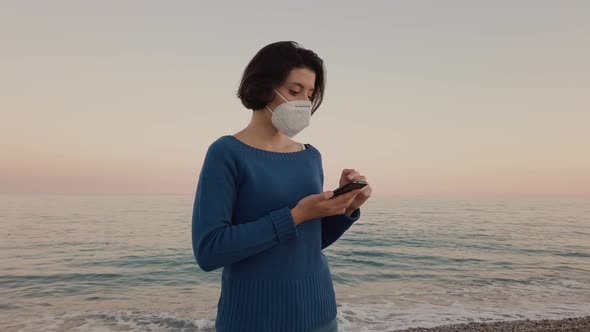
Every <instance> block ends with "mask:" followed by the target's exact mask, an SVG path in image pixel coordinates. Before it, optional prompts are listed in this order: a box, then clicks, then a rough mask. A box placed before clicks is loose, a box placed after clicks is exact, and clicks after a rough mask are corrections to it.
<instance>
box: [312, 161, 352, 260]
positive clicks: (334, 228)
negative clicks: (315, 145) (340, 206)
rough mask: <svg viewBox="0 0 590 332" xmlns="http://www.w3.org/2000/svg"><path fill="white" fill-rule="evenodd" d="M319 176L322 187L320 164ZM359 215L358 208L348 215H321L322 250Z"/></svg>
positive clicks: (321, 167)
mask: <svg viewBox="0 0 590 332" xmlns="http://www.w3.org/2000/svg"><path fill="white" fill-rule="evenodd" d="M320 178H321V181H322V188H323V186H324V169H323V165H322V164H320ZM360 216H361V209H360V208H358V209H356V210H354V211H353V212H352V214H351V215H350V216H348V215H346V214H344V213H343V214H337V215H333V216H327V217H322V218H321V222H322V250H324V248H326V247H328V246H330V245H331V244H332V243H334V242H335V241H336V240H338V239H339V238H340V237H341V236H342V234H344V232H346V230H348V229H349V228H350V226H352V224H353V223H354V222H355V221H357V220H358V219H359V218H360Z"/></svg>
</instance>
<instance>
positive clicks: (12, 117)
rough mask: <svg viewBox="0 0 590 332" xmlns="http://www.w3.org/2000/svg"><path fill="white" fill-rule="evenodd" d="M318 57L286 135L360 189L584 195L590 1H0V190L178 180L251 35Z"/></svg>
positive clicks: (588, 182)
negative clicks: (313, 78) (361, 181)
mask: <svg viewBox="0 0 590 332" xmlns="http://www.w3.org/2000/svg"><path fill="white" fill-rule="evenodd" d="M280 40H293V41H297V42H298V43H300V44H301V45H302V46H303V47H305V48H309V49H312V50H313V51H315V52H316V53H317V54H318V55H319V56H320V57H321V58H322V59H324V61H325V64H326V69H327V84H326V88H327V90H326V95H325V99H324V103H323V104H322V106H321V107H320V109H319V110H318V111H317V113H315V114H314V116H313V117H312V120H311V125H310V126H309V127H307V128H306V129H305V130H303V131H302V132H301V133H300V134H298V135H297V136H295V137H294V140H296V141H299V142H304V143H311V144H313V145H314V146H315V147H316V148H318V149H319V150H320V151H321V153H322V156H323V160H324V172H325V174H326V180H325V188H324V189H325V190H330V189H334V188H336V186H337V183H338V179H339V177H340V173H341V171H342V169H343V168H355V169H357V170H358V171H360V172H361V173H362V174H363V175H365V176H366V177H367V179H368V181H369V183H370V184H371V186H372V187H373V195H375V196H423V195H424V196H465V197H474V196H585V197H588V196H590V2H589V1H533V0H530V1H486V2H484V1H467V0H466V1H434V0H433V1H291V2H277V1H264V2H261V1H233V2H225V1H219V2H212V1H207V2H205V1H104V0H103V1H92V2H90V1H2V2H0V43H1V46H0V47H1V52H0V112H1V119H2V121H0V135H1V137H0V138H1V143H0V147H1V151H0V152H1V154H0V155H1V160H0V192H2V193H56V194H61V193H63V194H72V193H79V194H86V193H89V194H194V192H195V189H196V185H197V181H198V174H199V172H200V168H201V165H202V162H203V158H204V156H205V152H206V150H207V148H208V146H209V145H210V144H211V143H212V142H213V141H214V140H215V139H217V138H218V137H220V136H222V135H226V134H233V133H235V132H237V131H239V130H241V129H242V128H244V127H245V126H246V125H247V124H248V122H249V121H250V116H251V112H252V111H250V110H248V109H246V108H244V107H243V106H242V104H241V103H240V100H239V99H238V98H237V97H236V91H237V89H238V85H239V81H240V78H241V74H242V72H243V70H244V68H245V66H246V64H247V63H248V61H250V59H251V58H252V57H253V56H254V54H255V53H256V52H257V51H258V50H259V49H260V48H262V47H264V46H265V45H267V44H269V43H272V42H275V41H280Z"/></svg>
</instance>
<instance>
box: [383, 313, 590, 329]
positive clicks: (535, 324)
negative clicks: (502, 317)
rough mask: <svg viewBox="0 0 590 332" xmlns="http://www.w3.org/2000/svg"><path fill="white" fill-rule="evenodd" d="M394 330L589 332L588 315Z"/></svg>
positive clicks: (589, 321)
mask: <svg viewBox="0 0 590 332" xmlns="http://www.w3.org/2000/svg"><path fill="white" fill-rule="evenodd" d="M394 331H396V332H463V331H474V332H558V331H559V332H589V331H590V316H584V317H575V318H564V319H555V320H553V319H542V320H515V321H504V322H489V323H466V324H453V325H445V326H439V327H432V328H410V329H405V330H394Z"/></svg>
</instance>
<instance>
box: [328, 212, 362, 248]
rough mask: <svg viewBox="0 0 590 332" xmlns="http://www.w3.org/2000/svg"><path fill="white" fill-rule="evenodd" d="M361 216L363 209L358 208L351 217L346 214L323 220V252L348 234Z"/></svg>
mask: <svg viewBox="0 0 590 332" xmlns="http://www.w3.org/2000/svg"><path fill="white" fill-rule="evenodd" d="M360 216H361V209H360V208H358V209H356V210H354V212H352V214H351V215H350V216H348V215H346V214H337V215H334V216H328V217H323V218H322V250H324V248H326V247H328V246H329V245H331V244H332V243H334V242H335V241H336V240H338V239H339V238H340V236H342V234H344V232H346V230H348V229H349V228H350V226H352V224H353V223H354V222H355V221H357V220H358V219H359V218H360Z"/></svg>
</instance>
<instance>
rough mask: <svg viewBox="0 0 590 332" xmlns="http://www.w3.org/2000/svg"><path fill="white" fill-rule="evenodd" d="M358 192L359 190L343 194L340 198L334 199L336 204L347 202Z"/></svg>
mask: <svg viewBox="0 0 590 332" xmlns="http://www.w3.org/2000/svg"><path fill="white" fill-rule="evenodd" d="M360 191H361V188H358V189H354V190H351V191H349V192H347V193H345V194H342V195H340V196H337V197H336V198H335V199H336V200H337V201H338V202H345V201H347V200H349V199H350V198H351V197H354V196H356V195H357V194H358V193H359V192H360Z"/></svg>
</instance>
